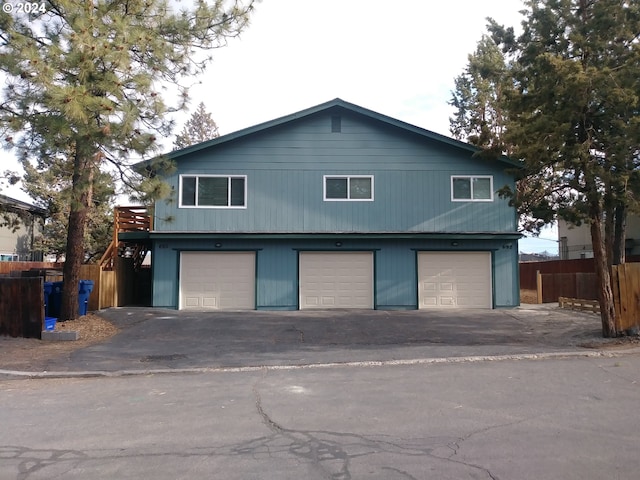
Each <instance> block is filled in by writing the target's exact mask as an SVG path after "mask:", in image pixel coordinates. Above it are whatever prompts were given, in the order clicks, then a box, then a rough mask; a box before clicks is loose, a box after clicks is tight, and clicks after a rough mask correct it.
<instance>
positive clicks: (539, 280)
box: [536, 270, 542, 303]
mask: <svg viewBox="0 0 640 480" xmlns="http://www.w3.org/2000/svg"><path fill="white" fill-rule="evenodd" d="M536 290H537V293H538V303H542V274H541V273H540V270H536Z"/></svg>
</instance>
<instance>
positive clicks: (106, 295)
mask: <svg viewBox="0 0 640 480" xmlns="http://www.w3.org/2000/svg"><path fill="white" fill-rule="evenodd" d="M63 266H64V264H63V263H50V262H0V277H1V276H11V277H21V276H26V274H25V273H24V272H28V273H29V274H33V275H34V276H42V277H44V278H45V281H48V282H59V281H62V280H63V277H62V267H63ZM80 278H81V279H82V280H91V281H92V282H93V291H92V292H91V294H90V295H89V305H88V310H89V311H95V310H101V309H103V308H109V307H115V306H117V301H118V300H117V299H118V297H117V291H116V272H115V271H103V270H101V268H100V266H99V265H81V266H80Z"/></svg>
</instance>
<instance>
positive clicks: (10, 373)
mask: <svg viewBox="0 0 640 480" xmlns="http://www.w3.org/2000/svg"><path fill="white" fill-rule="evenodd" d="M633 354H640V348H632V349H623V350H615V351H608V350H594V351H588V352H575V351H573V352H548V353H525V354H508V355H472V356H462V357H439V358H416V359H409V360H380V361H375V360H373V361H359V362H330V363H310V364H301V365H255V366H246V367H190V368H161V369H141V370H116V371H113V372H110V371H101V370H96V371H74V372H48V371H43V372H25V371H19V370H0V379H2V378H3V377H9V379H41V378H51V379H55V378H103V377H128V376H139V375H164V374H176V373H191V374H196V373H246V372H258V371H260V372H262V371H270V370H271V371H279V370H312V369H323V368H340V367H361V368H370V367H386V366H407V365H438V364H454V363H474V362H499V361H505V360H551V359H569V358H618V357H623V356H625V355H633Z"/></svg>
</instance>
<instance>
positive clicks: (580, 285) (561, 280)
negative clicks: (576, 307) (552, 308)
mask: <svg viewBox="0 0 640 480" xmlns="http://www.w3.org/2000/svg"><path fill="white" fill-rule="evenodd" d="M540 277H541V279H540V283H541V285H540V286H541V288H540V289H541V290H542V303H551V302H557V301H558V298H559V297H569V298H580V299H583V300H597V299H598V289H597V288H596V274H595V273H545V274H540ZM539 295H540V294H538V296H539Z"/></svg>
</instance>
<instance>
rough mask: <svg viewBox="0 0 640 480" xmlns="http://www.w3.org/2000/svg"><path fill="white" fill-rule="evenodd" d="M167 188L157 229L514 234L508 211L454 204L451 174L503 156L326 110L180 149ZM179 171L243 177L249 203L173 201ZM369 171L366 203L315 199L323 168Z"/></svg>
mask: <svg viewBox="0 0 640 480" xmlns="http://www.w3.org/2000/svg"><path fill="white" fill-rule="evenodd" d="M176 162H177V165H178V172H177V173H176V174H174V175H173V176H171V177H169V178H168V179H167V180H168V182H169V183H170V185H171V186H172V188H173V189H174V196H173V197H172V198H171V199H169V201H160V202H158V203H157V205H156V209H155V215H156V216H155V221H154V228H155V231H157V232H194V231H195V232H235V233H237V232H261V233H266V232H282V233H290V232H299V233H303V232H305V233H317V232H514V231H516V229H517V225H516V215H515V212H514V209H513V208H511V207H509V205H508V202H507V201H506V200H503V199H499V198H498V197H497V196H495V198H494V201H493V202H452V201H451V175H454V174H458V175H493V189H494V191H495V190H497V189H499V188H500V187H502V186H503V185H505V184H512V183H513V181H512V179H511V177H510V176H508V175H506V174H505V173H504V171H503V170H504V168H505V166H504V164H501V163H500V164H499V163H497V162H490V161H487V160H482V159H478V158H473V157H472V153H471V152H469V151H465V150H463V149H460V148H456V147H452V146H449V145H446V144H444V143H442V142H438V141H434V140H429V139H427V138H422V137H420V136H418V135H414V134H411V133H409V132H406V131H404V130H401V129H398V128H395V127H390V126H387V125H384V124H381V123H378V122H373V121H369V120H367V119H363V118H362V117H360V116H356V115H353V114H347V113H344V114H343V115H342V131H341V132H340V133H331V113H330V112H328V111H325V112H322V113H319V114H316V115H314V116H310V117H307V118H304V119H301V120H298V121H297V122H296V123H294V124H289V125H283V126H280V127H277V128H273V129H271V130H268V131H263V132H259V133H255V134H253V135H249V136H247V137H243V138H241V139H239V140H237V141H230V142H228V143H225V144H221V145H216V146H214V147H212V148H210V149H206V150H203V151H199V152H195V153H192V154H190V155H188V156H184V157H180V158H179V159H178V160H177V161H176ZM179 174H230V175H247V208H241V209H224V208H222V209H221V208H178V200H179V199H178V191H179ZM332 174H352V175H374V201H351V202H342V201H337V202H325V201H323V175H332Z"/></svg>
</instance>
